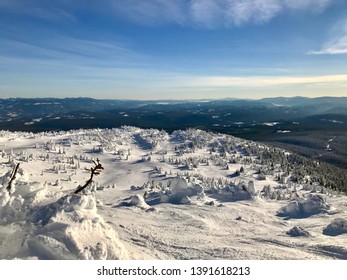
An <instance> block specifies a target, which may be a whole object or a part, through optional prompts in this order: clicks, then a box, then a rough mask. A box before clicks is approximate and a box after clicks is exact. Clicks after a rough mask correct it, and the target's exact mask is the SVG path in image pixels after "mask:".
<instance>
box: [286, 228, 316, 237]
mask: <svg viewBox="0 0 347 280" xmlns="http://www.w3.org/2000/svg"><path fill="white" fill-rule="evenodd" d="M286 234H288V235H290V236H292V237H299V236H303V237H309V236H311V234H310V233H309V232H308V231H307V230H306V229H303V228H302V227H299V226H295V227H293V228H291V229H290V230H288V231H287V232H286Z"/></svg>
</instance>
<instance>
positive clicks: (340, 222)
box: [323, 218, 347, 236]
mask: <svg viewBox="0 0 347 280" xmlns="http://www.w3.org/2000/svg"><path fill="white" fill-rule="evenodd" d="M344 233H347V220H346V219H343V218H337V219H335V220H333V221H332V222H331V223H330V224H329V225H328V226H327V227H326V228H324V229H323V234H325V235H330V236H336V235H340V234H344Z"/></svg>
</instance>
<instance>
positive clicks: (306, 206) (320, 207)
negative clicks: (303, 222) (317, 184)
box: [278, 194, 330, 217]
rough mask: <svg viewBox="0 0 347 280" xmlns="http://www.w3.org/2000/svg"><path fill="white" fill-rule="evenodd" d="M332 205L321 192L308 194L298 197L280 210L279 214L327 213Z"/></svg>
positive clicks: (292, 215) (305, 214)
mask: <svg viewBox="0 0 347 280" xmlns="http://www.w3.org/2000/svg"><path fill="white" fill-rule="evenodd" d="M329 210H330V205H329V204H328V203H327V202H326V200H325V198H324V197H323V196H322V195H319V194H308V195H307V196H306V198H300V197H297V198H295V199H294V200H293V201H291V202H290V203H289V204H288V205H286V206H284V207H282V208H281V209H280V210H279V211H278V215H279V216H288V217H307V216H311V215H315V214H319V213H326V212H328V211H329Z"/></svg>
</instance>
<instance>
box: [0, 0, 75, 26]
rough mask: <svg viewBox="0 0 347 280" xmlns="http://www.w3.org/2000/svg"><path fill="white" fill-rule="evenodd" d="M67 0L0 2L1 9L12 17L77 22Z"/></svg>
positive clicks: (3, 0)
mask: <svg viewBox="0 0 347 280" xmlns="http://www.w3.org/2000/svg"><path fill="white" fill-rule="evenodd" d="M66 3H67V2H66V1H65V0H51V1H43V0H31V1H25V0H0V9H1V11H2V12H7V13H10V14H12V15H24V16H29V17H35V18H40V19H44V20H49V21H70V22H74V21H76V20H77V19H76V17H75V16H74V15H73V11H72V10H71V6H68V5H66Z"/></svg>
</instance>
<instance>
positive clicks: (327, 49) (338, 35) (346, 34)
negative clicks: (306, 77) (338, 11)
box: [308, 21, 347, 55]
mask: <svg viewBox="0 0 347 280" xmlns="http://www.w3.org/2000/svg"><path fill="white" fill-rule="evenodd" d="M333 33H334V36H333V37H334V38H333V39H331V40H329V41H328V42H327V43H325V44H324V46H323V47H322V48H321V49H320V50H318V51H310V52H309V53H308V54H310V55H322V54H323V55H324V54H331V55H334V54H347V21H344V22H340V23H338V24H337V25H336V27H335V28H334V32H333Z"/></svg>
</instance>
